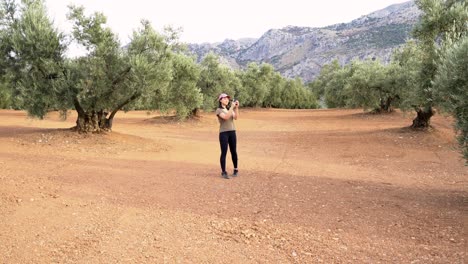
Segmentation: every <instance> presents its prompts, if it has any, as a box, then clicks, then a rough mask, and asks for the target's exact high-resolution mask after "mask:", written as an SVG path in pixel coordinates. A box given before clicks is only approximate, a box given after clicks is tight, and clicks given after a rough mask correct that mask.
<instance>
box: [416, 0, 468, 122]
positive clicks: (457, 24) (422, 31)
mask: <svg viewBox="0 0 468 264" xmlns="http://www.w3.org/2000/svg"><path fill="white" fill-rule="evenodd" d="M416 5H417V6H418V7H419V8H420V9H421V10H422V11H423V14H422V16H421V18H420V21H419V23H418V24H417V25H416V27H415V29H414V32H413V35H414V37H415V38H416V40H417V44H418V47H419V49H420V50H421V52H422V57H421V58H422V60H421V65H420V69H419V73H418V78H417V80H416V84H415V86H414V89H412V90H411V94H410V96H411V98H412V100H410V101H409V103H410V104H411V105H412V107H414V109H415V110H416V113H417V117H416V118H415V119H414V120H413V124H412V127H413V128H427V127H428V126H429V125H430V118H431V117H432V116H433V115H434V113H435V111H434V106H435V105H434V103H435V99H436V98H435V94H434V88H433V82H434V80H435V76H436V74H437V70H438V66H439V64H440V54H441V52H442V51H443V49H444V43H445V42H447V41H448V40H456V39H460V38H461V37H463V36H464V35H466V32H467V25H466V21H467V20H468V11H467V10H468V9H467V6H468V3H467V2H466V1H463V0H446V1H444V0H417V1H416Z"/></svg>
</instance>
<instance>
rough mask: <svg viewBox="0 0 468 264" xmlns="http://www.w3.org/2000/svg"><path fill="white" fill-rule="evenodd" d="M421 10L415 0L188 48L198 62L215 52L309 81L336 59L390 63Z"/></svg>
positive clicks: (231, 61) (239, 63) (235, 62)
mask: <svg viewBox="0 0 468 264" xmlns="http://www.w3.org/2000/svg"><path fill="white" fill-rule="evenodd" d="M420 14H421V12H420V11H419V10H418V8H417V6H416V5H415V4H414V1H408V2H404V3H400V4H393V5H390V6H388V7H386V8H384V9H381V10H377V11H374V12H372V13H369V14H367V15H364V16H361V17H359V18H357V19H354V20H352V21H351V22H348V23H338V24H334V25H330V26H325V27H299V26H286V27H284V28H281V29H270V30H268V31H266V32H265V33H264V34H263V35H262V36H261V37H260V38H258V39H255V38H244V39H239V40H232V39H226V40H224V41H223V42H220V43H219V42H218V43H203V44H188V49H189V51H190V52H191V53H192V54H194V55H195V56H196V57H197V60H198V61H201V60H202V59H203V57H204V56H206V54H208V53H209V52H214V53H215V54H217V55H219V56H220V59H221V61H222V62H223V63H225V64H227V65H229V66H230V67H232V68H234V69H240V68H244V67H245V66H246V65H247V64H248V63H250V62H256V63H269V64H272V65H273V67H274V68H275V70H277V71H279V72H280V73H281V74H282V75H283V76H285V77H288V78H296V77H300V78H302V79H303V81H305V82H308V81H311V80H313V79H314V78H315V77H316V76H317V75H318V74H319V73H320V69H321V67H322V66H323V65H325V64H327V63H330V62H331V61H333V60H334V59H337V60H338V61H339V62H340V64H342V65H344V64H347V63H349V62H351V61H352V60H354V59H367V58H373V59H379V60H381V61H383V62H388V61H389V60H390V57H391V54H392V51H393V50H394V49H395V48H397V47H399V46H400V45H402V44H404V43H405V42H406V40H407V39H408V38H410V32H411V29H412V28H413V27H414V25H415V24H416V23H417V21H418V18H419V15H420Z"/></svg>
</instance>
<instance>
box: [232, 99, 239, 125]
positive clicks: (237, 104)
mask: <svg viewBox="0 0 468 264" xmlns="http://www.w3.org/2000/svg"><path fill="white" fill-rule="evenodd" d="M233 108H234V112H233V114H234V119H235V120H237V118H238V117H239V101H236V103H235V104H234V107H233Z"/></svg>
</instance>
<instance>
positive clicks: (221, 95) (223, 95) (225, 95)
mask: <svg viewBox="0 0 468 264" xmlns="http://www.w3.org/2000/svg"><path fill="white" fill-rule="evenodd" d="M224 97H227V98H229V99H231V96H229V95H227V94H225V93H222V94H220V95H219V96H218V102H219V101H221V99H223V98H224Z"/></svg>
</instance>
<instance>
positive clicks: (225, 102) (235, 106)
mask: <svg viewBox="0 0 468 264" xmlns="http://www.w3.org/2000/svg"><path fill="white" fill-rule="evenodd" d="M230 99H231V97H230V96H229V95H227V94H225V93H222V94H220V95H219V96H218V102H219V106H218V109H216V116H218V121H219V145H220V146H221V158H220V159H219V162H220V164H221V177H223V178H224V179H229V176H228V174H227V172H226V154H227V150H228V145H229V150H230V151H231V158H232V163H233V165H234V172H233V174H232V176H233V177H236V176H237V175H239V170H238V169H237V150H236V145H237V138H236V126H235V125H234V119H235V120H237V118H238V117H239V101H237V100H236V101H234V102H232V104H231V105H230V104H229V100H230ZM230 106H232V107H230Z"/></svg>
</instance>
